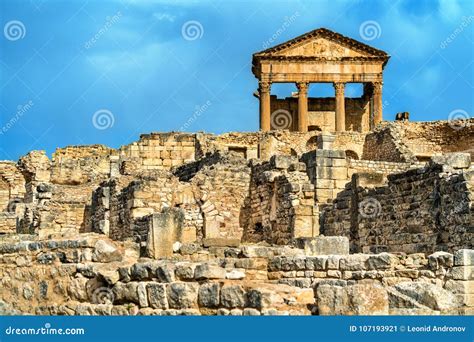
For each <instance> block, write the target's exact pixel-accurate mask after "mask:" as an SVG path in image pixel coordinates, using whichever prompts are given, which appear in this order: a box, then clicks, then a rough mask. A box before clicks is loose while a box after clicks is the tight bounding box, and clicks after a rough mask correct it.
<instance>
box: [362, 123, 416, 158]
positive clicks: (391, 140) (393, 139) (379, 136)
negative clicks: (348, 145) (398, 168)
mask: <svg viewBox="0 0 474 342" xmlns="http://www.w3.org/2000/svg"><path fill="white" fill-rule="evenodd" d="M361 159H366V160H378V161H388V162H397V163H405V162H414V161H416V158H415V156H414V154H413V152H412V151H411V150H410V149H409V148H408V146H407V145H406V140H404V139H403V131H402V130H401V129H400V127H398V126H396V125H394V124H393V123H389V124H387V125H385V126H378V127H377V128H376V129H375V130H374V131H373V132H371V133H369V134H367V136H366V138H365V143H364V150H363V153H362V158H361Z"/></svg>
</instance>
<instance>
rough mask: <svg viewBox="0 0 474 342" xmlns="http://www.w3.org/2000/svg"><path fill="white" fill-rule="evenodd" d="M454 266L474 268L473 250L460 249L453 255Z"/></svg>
mask: <svg viewBox="0 0 474 342" xmlns="http://www.w3.org/2000/svg"><path fill="white" fill-rule="evenodd" d="M454 265H455V266H474V250H473V249H460V250H458V251H457V252H455V253H454Z"/></svg>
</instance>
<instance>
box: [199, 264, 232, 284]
mask: <svg viewBox="0 0 474 342" xmlns="http://www.w3.org/2000/svg"><path fill="white" fill-rule="evenodd" d="M225 276H226V272H225V269H224V268H222V267H220V266H217V265H212V264H209V263H204V264H200V265H197V266H196V268H195V270H194V279H196V280H203V279H225Z"/></svg>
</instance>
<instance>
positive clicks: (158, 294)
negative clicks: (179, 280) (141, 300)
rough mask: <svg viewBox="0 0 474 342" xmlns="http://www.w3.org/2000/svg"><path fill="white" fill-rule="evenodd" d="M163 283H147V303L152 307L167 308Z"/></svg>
mask: <svg viewBox="0 0 474 342" xmlns="http://www.w3.org/2000/svg"><path fill="white" fill-rule="evenodd" d="M166 286H167V285H165V284H160V283H154V282H150V283H148V284H147V286H146V289H147V295H148V303H149V305H150V306H151V307H152V308H154V309H167V308H168V298H167V295H166Z"/></svg>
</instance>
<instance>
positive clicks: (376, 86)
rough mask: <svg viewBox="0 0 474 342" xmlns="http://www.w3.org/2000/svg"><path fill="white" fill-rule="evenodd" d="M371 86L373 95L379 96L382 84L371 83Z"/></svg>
mask: <svg viewBox="0 0 474 342" xmlns="http://www.w3.org/2000/svg"><path fill="white" fill-rule="evenodd" d="M372 85H373V93H374V94H377V95H379V94H381V93H382V86H383V82H372Z"/></svg>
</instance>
